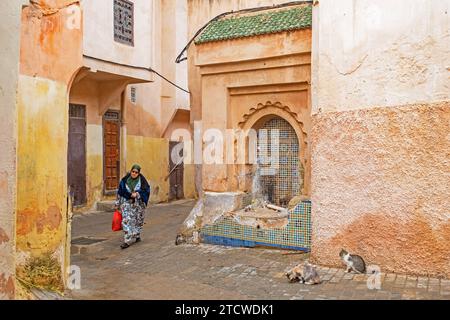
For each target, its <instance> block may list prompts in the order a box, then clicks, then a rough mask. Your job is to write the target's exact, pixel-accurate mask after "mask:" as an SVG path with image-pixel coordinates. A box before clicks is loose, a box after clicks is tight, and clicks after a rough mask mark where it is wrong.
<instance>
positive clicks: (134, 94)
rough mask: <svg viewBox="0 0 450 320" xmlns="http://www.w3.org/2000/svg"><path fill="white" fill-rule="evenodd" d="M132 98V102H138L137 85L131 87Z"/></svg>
mask: <svg viewBox="0 0 450 320" xmlns="http://www.w3.org/2000/svg"><path fill="white" fill-rule="evenodd" d="M130 100H131V102H132V103H136V87H131V88H130Z"/></svg>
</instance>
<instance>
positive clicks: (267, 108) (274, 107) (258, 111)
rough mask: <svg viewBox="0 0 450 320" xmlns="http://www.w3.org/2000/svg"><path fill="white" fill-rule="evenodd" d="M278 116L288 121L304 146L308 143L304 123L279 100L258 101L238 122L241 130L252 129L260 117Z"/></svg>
mask: <svg viewBox="0 0 450 320" xmlns="http://www.w3.org/2000/svg"><path fill="white" fill-rule="evenodd" d="M271 115H273V116H278V117H281V118H283V119H284V120H286V121H287V122H289V124H290V125H291V126H292V128H294V130H295V132H296V133H297V137H298V139H299V142H300V143H301V144H302V145H303V146H304V147H305V149H306V146H307V145H308V134H307V133H306V131H305V125H304V123H303V121H302V119H300V117H299V115H298V114H297V113H296V112H293V111H292V110H291V109H290V108H289V106H285V105H283V104H282V103H281V102H275V103H272V102H271V101H267V102H266V103H265V104H262V103H259V104H258V105H257V106H256V108H251V109H250V110H249V112H248V113H246V114H245V115H244V116H243V119H242V121H241V122H239V123H238V126H239V128H241V129H242V130H250V129H252V128H253V127H254V126H255V125H256V124H257V123H258V122H259V121H260V120H261V119H263V118H264V117H266V116H271Z"/></svg>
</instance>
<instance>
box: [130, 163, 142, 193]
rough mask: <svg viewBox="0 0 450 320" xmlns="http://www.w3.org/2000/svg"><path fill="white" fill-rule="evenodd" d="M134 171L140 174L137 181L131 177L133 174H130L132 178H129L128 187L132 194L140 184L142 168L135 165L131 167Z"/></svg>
mask: <svg viewBox="0 0 450 320" xmlns="http://www.w3.org/2000/svg"><path fill="white" fill-rule="evenodd" d="M133 170H136V171H138V172H139V175H138V176H137V177H136V179H133V178H132V177H131V174H130V176H129V177H128V179H127V185H128V187H129V188H130V190H131V191H132V192H133V191H134V189H135V188H136V185H137V184H138V182H139V177H140V173H141V166H140V165H138V164H135V165H133V167H131V171H133Z"/></svg>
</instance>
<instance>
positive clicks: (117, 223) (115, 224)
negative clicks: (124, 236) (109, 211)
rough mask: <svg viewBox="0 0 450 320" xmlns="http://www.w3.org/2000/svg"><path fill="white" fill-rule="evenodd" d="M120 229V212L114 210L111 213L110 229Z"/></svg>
mask: <svg viewBox="0 0 450 320" xmlns="http://www.w3.org/2000/svg"><path fill="white" fill-rule="evenodd" d="M121 230H122V214H121V213H120V211H119V210H116V211H115V212H114V215H113V220H112V231H121Z"/></svg>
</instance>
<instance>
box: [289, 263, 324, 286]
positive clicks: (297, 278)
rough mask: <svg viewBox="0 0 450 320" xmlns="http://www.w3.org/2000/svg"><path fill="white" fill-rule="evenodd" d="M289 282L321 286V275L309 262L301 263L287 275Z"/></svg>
mask: <svg viewBox="0 0 450 320" xmlns="http://www.w3.org/2000/svg"><path fill="white" fill-rule="evenodd" d="M286 277H287V278H288V279H289V282H300V283H303V284H311V285H313V284H320V283H321V282H322V281H321V280H320V276H319V273H318V272H317V270H316V268H315V267H314V266H313V265H312V264H310V263H309V262H304V263H301V264H299V265H297V266H295V267H294V268H292V269H291V270H290V271H288V272H287V273H286Z"/></svg>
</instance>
